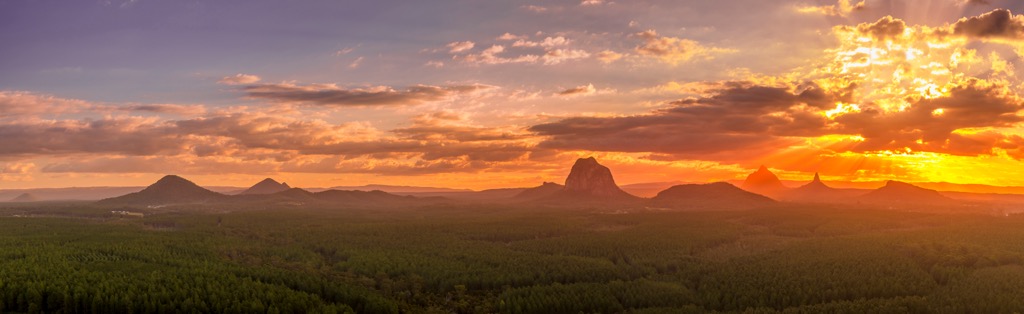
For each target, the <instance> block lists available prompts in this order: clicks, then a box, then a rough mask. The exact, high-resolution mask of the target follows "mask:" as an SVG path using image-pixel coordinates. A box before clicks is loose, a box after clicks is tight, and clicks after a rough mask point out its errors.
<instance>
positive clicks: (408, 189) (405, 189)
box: [325, 184, 473, 195]
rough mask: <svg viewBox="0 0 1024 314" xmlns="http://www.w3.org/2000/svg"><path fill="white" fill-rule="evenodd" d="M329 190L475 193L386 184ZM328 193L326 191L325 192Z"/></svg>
mask: <svg viewBox="0 0 1024 314" xmlns="http://www.w3.org/2000/svg"><path fill="white" fill-rule="evenodd" d="M328 190H338V191H382V192H387V193H391V194H399V195H404V194H414V193H450V192H473V190H469V189H449V188H435V187H424V186H404V185H384V184H367V185H360V186H335V187H332V188H330V189H328ZM325 191H326V190H325Z"/></svg>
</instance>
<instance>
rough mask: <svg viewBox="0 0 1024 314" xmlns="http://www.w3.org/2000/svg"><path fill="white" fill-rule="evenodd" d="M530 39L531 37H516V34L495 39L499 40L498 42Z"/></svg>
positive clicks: (508, 34) (507, 34)
mask: <svg viewBox="0 0 1024 314" xmlns="http://www.w3.org/2000/svg"><path fill="white" fill-rule="evenodd" d="M528 38H530V36H526V35H516V34H512V33H504V34H502V35H501V36H498V38H495V39H497V40H504V41H512V40H522V39H528Z"/></svg>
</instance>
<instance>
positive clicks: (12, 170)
mask: <svg viewBox="0 0 1024 314" xmlns="http://www.w3.org/2000/svg"><path fill="white" fill-rule="evenodd" d="M35 168H36V164H34V163H31V162H12V163H6V164H4V166H3V167H0V174H28V173H30V172H32V170H34V169H35Z"/></svg>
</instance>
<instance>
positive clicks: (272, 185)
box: [239, 178, 292, 195]
mask: <svg viewBox="0 0 1024 314" xmlns="http://www.w3.org/2000/svg"><path fill="white" fill-rule="evenodd" d="M291 188H292V187H290V186H288V183H278V182H277V181H275V180H274V179H271V178H266V179H263V181H260V182H259V183H256V185H253V186H252V187H250V188H249V189H248V190H245V191H242V193H239V195H255V194H274V193H278V192H282V191H287V190H288V189H291Z"/></svg>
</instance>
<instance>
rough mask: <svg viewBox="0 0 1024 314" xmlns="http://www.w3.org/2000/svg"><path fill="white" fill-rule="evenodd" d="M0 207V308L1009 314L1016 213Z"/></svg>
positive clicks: (1020, 232) (1023, 263)
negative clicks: (141, 211) (139, 211)
mask: <svg viewBox="0 0 1024 314" xmlns="http://www.w3.org/2000/svg"><path fill="white" fill-rule="evenodd" d="M144 211H145V216H144V217H140V216H139V215H126V214H124V213H123V212H116V211H111V210H110V208H102V207H96V206H93V205H89V204H78V203H41V205H40V204H36V205H31V206H27V205H22V206H14V205H2V206H0V312H18V313H182V312H186V313H187V312H223V313H296V312H316V313H664V312H672V313H707V312H719V313H819V312H832V313H866V312H872V313H876V312H877V313H963V312H978V313H1010V312H1021V311H1024V298H1021V297H1020V296H1021V295H1024V254H1022V252H1024V241H1021V239H1024V217H1022V216H1014V215H1011V216H990V215H968V214H929V213H920V212H901V211H888V210H872V209H863V208H856V207H850V206H839V205H835V206H826V205H821V206H809V205H808V206H804V205H790V206H785V207H780V208H770V209H761V210H748V211H733V212H695V211H689V212H680V211H654V210H651V211H634V212H612V211H602V210H569V209H564V208H546V207H542V206H537V207H528V206H514V205H469V204H462V205H432V206H424V207H409V208H396V209H379V208H377V209H359V208H309V207H281V208H227V207H219V208H212V207H202V206H191V207H177V208H161V209H158V210H148V211H146V210H144Z"/></svg>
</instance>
